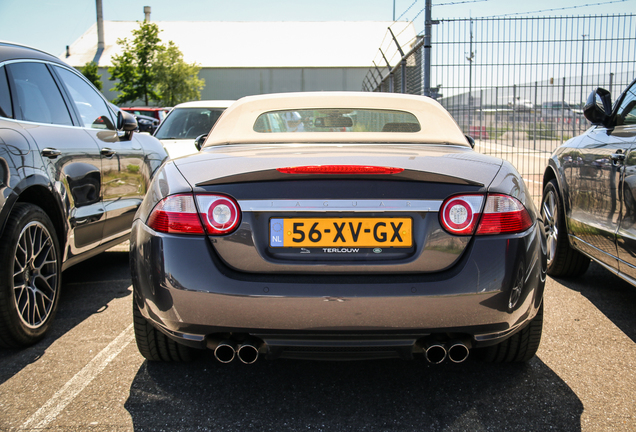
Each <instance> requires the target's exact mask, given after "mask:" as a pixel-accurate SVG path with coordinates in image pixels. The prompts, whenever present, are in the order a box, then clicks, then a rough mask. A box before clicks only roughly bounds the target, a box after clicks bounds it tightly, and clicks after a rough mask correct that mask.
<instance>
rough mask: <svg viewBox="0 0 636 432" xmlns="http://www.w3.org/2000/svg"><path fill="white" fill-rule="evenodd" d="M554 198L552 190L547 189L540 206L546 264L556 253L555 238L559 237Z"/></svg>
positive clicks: (555, 198) (550, 261) (555, 197)
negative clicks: (544, 237) (545, 246)
mask: <svg viewBox="0 0 636 432" xmlns="http://www.w3.org/2000/svg"><path fill="white" fill-rule="evenodd" d="M556 200H557V196H556V195H555V193H554V191H548V192H547V193H546V195H545V197H544V198H543V205H542V206H541V215H542V216H543V224H544V226H545V236H546V242H547V246H548V253H547V255H548V257H547V258H548V265H550V263H552V260H553V259H554V257H555V255H556V249H557V239H558V237H559V227H558V216H559V214H558V209H557V202H556Z"/></svg>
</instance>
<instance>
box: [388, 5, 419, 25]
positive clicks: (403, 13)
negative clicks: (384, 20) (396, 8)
mask: <svg viewBox="0 0 636 432" xmlns="http://www.w3.org/2000/svg"><path fill="white" fill-rule="evenodd" d="M418 1H420V0H415V1H414V2H413V3H411V6H409V7H407V8H406V10H405V11H404V12H402V15H400V16H399V17H398V18H397V19H396V20H395V21H393V22H396V21H399V20H400V18H402V17H403V16H404V15H406V13H407V12H408V11H410V10H411V8H412V7H413V6H415V3H417V2H418Z"/></svg>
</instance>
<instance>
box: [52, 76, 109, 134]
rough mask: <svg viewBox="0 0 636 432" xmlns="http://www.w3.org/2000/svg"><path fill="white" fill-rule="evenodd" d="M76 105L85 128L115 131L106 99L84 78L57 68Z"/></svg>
mask: <svg viewBox="0 0 636 432" xmlns="http://www.w3.org/2000/svg"><path fill="white" fill-rule="evenodd" d="M55 70H56V71H57V73H58V74H59V75H60V78H61V79H62V81H64V84H65V85H66V88H67V89H68V91H69V93H70V95H71V99H73V102H74V103H75V107H76V108H77V112H78V113H79V115H80V118H81V121H82V123H83V126H84V127H90V128H93V129H111V130H114V129H115V127H114V123H113V120H112V117H111V115H110V111H109V110H108V108H107V106H106V103H105V102H104V99H102V98H101V96H99V95H98V94H97V92H96V91H95V90H93V88H92V87H91V86H90V85H88V84H87V83H86V81H84V80H83V79H82V78H80V77H79V76H77V75H75V74H74V73H73V72H71V71H69V70H68V69H64V68H61V67H57V66H56V67H55Z"/></svg>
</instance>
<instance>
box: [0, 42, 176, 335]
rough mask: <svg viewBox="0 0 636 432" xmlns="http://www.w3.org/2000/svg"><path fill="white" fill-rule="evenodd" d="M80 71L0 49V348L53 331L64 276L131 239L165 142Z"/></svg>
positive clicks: (40, 55) (31, 53) (27, 51)
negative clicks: (110, 100)
mask: <svg viewBox="0 0 636 432" xmlns="http://www.w3.org/2000/svg"><path fill="white" fill-rule="evenodd" d="M136 128H137V122H136V121H135V119H134V117H133V116H132V115H131V114H128V113H124V112H122V111H119V110H118V109H116V108H113V107H112V106H111V105H110V104H109V103H108V102H107V101H106V100H105V99H104V97H103V96H102V95H101V94H100V93H99V91H97V90H96V89H95V88H94V87H93V86H92V85H91V84H90V83H89V82H88V81H87V80H86V79H85V78H84V77H83V76H82V75H81V74H80V73H78V72H77V71H76V70H75V69H73V68H71V67H69V66H68V65H66V64H65V63H63V62H62V61H60V60H58V59H57V58H55V57H53V56H51V55H49V54H46V53H44V52H41V51H38V50H35V49H33V48H28V47H24V46H21V45H16V44H12V43H5V42H0V346H4V347H18V346H24V345H29V344H32V343H34V342H36V341H37V340H39V339H40V338H41V337H43V335H44V333H45V332H46V331H47V330H48V328H49V327H50V326H51V322H52V321H53V317H54V315H55V311H56V309H57V304H58V301H59V298H60V286H61V274H62V271H63V270H64V269H66V268H68V267H70V266H72V265H73V264H76V263H78V262H80V261H82V260H84V259H87V258H89V257H91V256H94V255H96V254H98V253H100V252H102V251H104V250H106V249H108V248H110V247H112V246H114V245H116V244H118V243H121V242H123V241H125V240H127V239H128V237H129V235H130V230H131V223H132V220H133V216H134V214H135V212H136V211H137V207H138V206H139V204H140V203H141V201H142V199H143V197H144V194H145V192H146V189H147V186H148V183H149V182H150V179H151V177H152V175H153V173H154V172H155V170H156V169H157V168H158V167H159V166H160V165H161V164H162V163H163V161H164V159H166V157H167V154H166V152H165V150H164V149H163V147H162V145H161V143H160V142H159V141H157V140H156V139H155V138H153V137H151V136H146V135H142V134H134V135H133V131H134V130H135V129H136Z"/></svg>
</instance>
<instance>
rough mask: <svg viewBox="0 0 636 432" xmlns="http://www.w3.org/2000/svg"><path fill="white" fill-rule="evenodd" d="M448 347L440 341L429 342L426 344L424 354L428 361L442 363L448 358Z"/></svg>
mask: <svg viewBox="0 0 636 432" xmlns="http://www.w3.org/2000/svg"><path fill="white" fill-rule="evenodd" d="M447 354H448V353H447V352H446V347H445V346H444V344H442V343H439V342H427V343H426V344H425V345H424V356H425V357H426V361H428V362H429V363H432V364H440V363H441V362H443V361H444V360H446V355H447Z"/></svg>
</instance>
